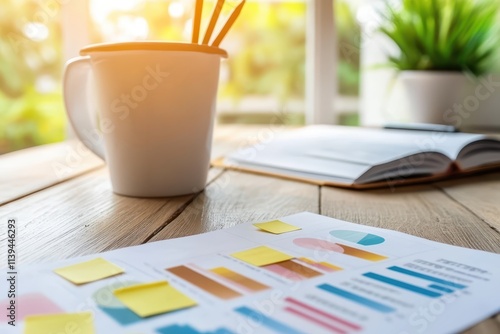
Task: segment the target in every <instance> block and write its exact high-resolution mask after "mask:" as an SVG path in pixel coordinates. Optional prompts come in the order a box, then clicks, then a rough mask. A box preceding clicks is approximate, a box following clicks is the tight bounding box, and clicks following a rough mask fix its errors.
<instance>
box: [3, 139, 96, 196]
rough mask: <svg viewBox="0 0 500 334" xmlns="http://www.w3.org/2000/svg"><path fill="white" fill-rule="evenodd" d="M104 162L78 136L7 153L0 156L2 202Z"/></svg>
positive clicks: (66, 178) (84, 171)
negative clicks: (64, 140)
mask: <svg viewBox="0 0 500 334" xmlns="http://www.w3.org/2000/svg"><path fill="white" fill-rule="evenodd" d="M103 165H104V162H103V161H102V160H101V159H99V158H98V157H97V156H95V155H94V154H93V153H91V152H90V151H89V150H88V149H86V148H85V147H84V146H83V144H81V143H80V142H78V141H76V140H70V141H67V142H63V143H57V144H51V145H43V146H38V147H32V148H28V149H25V150H20V151H16V152H12V153H8V154H4V155H2V156H1V157H0V184H1V185H2V186H1V187H0V205H1V204H4V203H8V202H10V201H13V200H15V199H17V198H20V197H22V196H26V195H29V194H31V193H33V192H35V191H38V190H40V189H44V188H47V187H50V186H52V185H54V184H57V183H60V182H63V181H65V180H69V179H71V178H73V177H75V176H78V175H81V174H84V173H86V172H89V171H91V170H95V169H97V168H99V167H101V166H103Z"/></svg>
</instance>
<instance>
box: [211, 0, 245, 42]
mask: <svg viewBox="0 0 500 334" xmlns="http://www.w3.org/2000/svg"><path fill="white" fill-rule="evenodd" d="M244 5H245V0H243V1H242V2H241V3H240V4H239V5H238V6H237V7H236V8H235V9H234V11H233V12H232V13H231V16H230V17H229V19H228V20H227V22H226V24H225V25H224V27H222V30H221V31H220V33H219V35H218V36H217V37H216V38H215V40H214V42H213V44H212V46H219V45H220V43H221V42H222V40H223V39H224V37H225V36H226V34H227V33H228V31H229V29H231V27H232V26H233V24H234V22H235V21H236V19H237V18H238V16H239V15H240V13H241V10H242V9H243V6H244Z"/></svg>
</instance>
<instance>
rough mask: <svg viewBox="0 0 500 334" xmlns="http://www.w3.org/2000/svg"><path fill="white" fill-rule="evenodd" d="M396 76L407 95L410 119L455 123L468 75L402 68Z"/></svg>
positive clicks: (417, 121)
mask: <svg viewBox="0 0 500 334" xmlns="http://www.w3.org/2000/svg"><path fill="white" fill-rule="evenodd" d="M399 80H401V83H402V85H403V88H404V90H405V93H406V97H407V99H408V102H409V103H408V105H409V109H410V110H409V111H410V121H412V122H416V123H435V124H448V125H455V126H457V125H458V124H456V123H457V122H458V120H457V117H459V115H458V116H457V114H458V111H457V110H456V108H455V106H456V105H457V104H461V103H462V102H463V96H464V88H465V86H466V82H467V79H466V77H465V76H464V75H463V74H462V73H458V72H434V71H403V72H401V73H400V74H399Z"/></svg>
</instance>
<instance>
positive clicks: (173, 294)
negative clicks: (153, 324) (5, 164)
mask: <svg viewBox="0 0 500 334" xmlns="http://www.w3.org/2000/svg"><path fill="white" fill-rule="evenodd" d="M113 293H114V295H115V296H116V298H118V299H119V300H120V301H121V302H122V303H123V304H125V305H126V306H127V307H128V308H129V309H131V310H132V311H133V312H134V313H136V314H137V315H138V316H140V317H143V318H144V317H149V316H152V315H156V314H161V313H166V312H170V311H175V310H180V309H183V308H186V307H191V306H195V305H196V302H195V301H194V300H192V299H191V298H189V297H188V296H186V295H184V294H183V293H182V292H180V291H179V290H177V289H175V288H174V287H173V286H171V285H170V284H168V282H166V281H158V282H152V283H145V284H135V285H131V286H127V287H124V288H120V289H117V290H115V291H113Z"/></svg>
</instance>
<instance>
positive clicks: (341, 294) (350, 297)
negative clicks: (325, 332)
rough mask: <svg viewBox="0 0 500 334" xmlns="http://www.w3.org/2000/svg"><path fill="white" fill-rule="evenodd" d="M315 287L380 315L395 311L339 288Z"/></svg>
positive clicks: (324, 285) (328, 285)
mask: <svg viewBox="0 0 500 334" xmlns="http://www.w3.org/2000/svg"><path fill="white" fill-rule="evenodd" d="M317 287H318V288H319V289H321V290H324V291H327V292H330V293H332V294H334V295H337V296H339V297H342V298H345V299H348V300H350V301H353V302H355V303H357V304H361V305H363V306H366V307H368V308H371V309H373V310H375V311H379V312H382V313H390V312H394V311H395V309H394V308H392V307H390V306H387V305H384V304H380V303H379V302H376V301H374V300H371V299H368V298H365V297H362V296H360V295H357V294H354V293H352V292H349V291H346V290H343V289H339V288H337V287H334V286H332V285H330V284H321V285H318V286H317Z"/></svg>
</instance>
